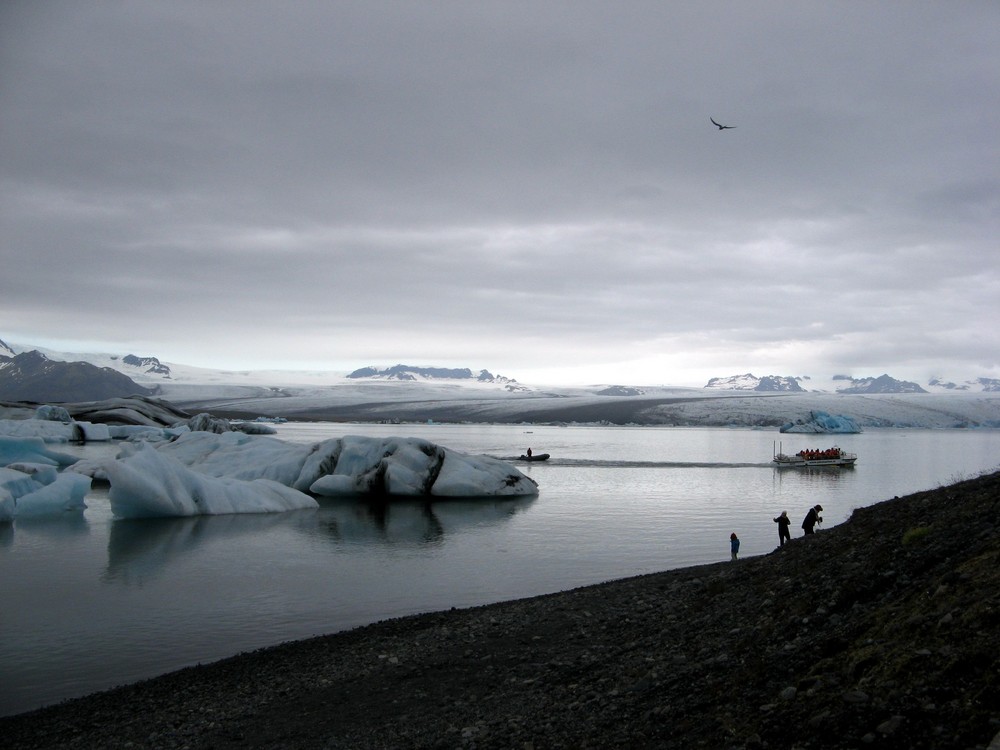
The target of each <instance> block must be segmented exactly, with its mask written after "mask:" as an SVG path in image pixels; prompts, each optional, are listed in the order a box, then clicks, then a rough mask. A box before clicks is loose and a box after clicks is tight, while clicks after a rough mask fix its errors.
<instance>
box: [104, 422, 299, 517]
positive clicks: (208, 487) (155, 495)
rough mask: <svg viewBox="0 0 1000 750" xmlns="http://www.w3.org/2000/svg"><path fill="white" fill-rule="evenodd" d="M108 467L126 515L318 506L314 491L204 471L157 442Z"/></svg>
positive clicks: (116, 502) (119, 511)
mask: <svg viewBox="0 0 1000 750" xmlns="http://www.w3.org/2000/svg"><path fill="white" fill-rule="evenodd" d="M192 434H193V433H192ZM205 434H211V433H205ZM230 434H236V433H230ZM218 437H226V436H218ZM105 472H106V473H107V476H108V480H109V481H110V482H111V489H110V491H109V493H108V498H109V500H110V501H111V510H112V511H113V512H114V514H115V515H116V516H118V517H120V518H147V517H157V516H197V515H217V514H223V513H275V512H281V511H286V510H296V509H299V508H315V507H317V503H316V501H315V500H313V499H312V498H311V497H309V496H308V495H306V494H304V493H302V492H299V491H297V490H294V489H291V488H290V487H286V486H284V485H281V484H278V483H277V482H273V481H270V480H267V479H255V480H253V481H242V480H239V479H233V478H231V477H219V478H216V477H211V476H207V475H205V474H199V473H197V472H194V471H192V470H190V469H188V468H187V467H186V466H184V465H183V464H182V463H181V462H180V461H178V460H177V459H175V458H172V457H170V456H168V455H166V454H165V453H162V452H161V451H158V450H156V449H155V448H153V447H152V446H151V445H139V446H138V449H137V450H135V451H134V452H132V453H131V455H128V456H126V457H124V458H118V459H116V460H114V461H109V462H108V463H107V464H106V466H105Z"/></svg>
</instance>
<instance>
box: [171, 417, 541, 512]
mask: <svg viewBox="0 0 1000 750" xmlns="http://www.w3.org/2000/svg"><path fill="white" fill-rule="evenodd" d="M157 450H159V451H160V452H161V453H163V454H165V455H168V456H171V457H172V458H175V459H177V460H178V461H180V463H182V464H183V465H184V466H187V467H188V468H190V469H192V470H193V471H196V472H199V473H202V474H206V475H208V476H212V477H231V478H234V479H244V480H251V479H271V480H273V481H275V482H278V483H280V484H283V485H285V486H286V487H291V488H293V489H297V490H301V491H303V492H305V491H308V492H312V493H314V494H317V495H327V496H337V495H354V494H359V493H362V494H374V495H398V496H404V497H409V496H416V495H422V496H434V495H437V496H441V497H496V496H521V495H537V494H538V485H536V484H535V482H534V481H533V480H532V479H530V478H529V477H527V476H525V475H524V474H522V473H521V472H519V471H518V470H517V469H516V468H514V467H513V466H511V465H510V464H508V463H506V462H504V461H501V460H499V459H494V458H488V457H485V456H466V455H464V454H461V453H457V452H455V451H451V450H449V449H447V448H443V447H441V446H438V445H435V444H434V443H431V442H429V441H426V440H421V439H419V438H369V437H357V436H348V437H344V438H339V439H336V438H334V439H330V440H324V441H322V442H319V443H313V444H297V443H286V442H284V441H281V440H278V439H277V438H272V437H267V436H257V435H253V436H251V435H245V434H243V433H240V432H227V433H223V434H213V433H210V432H190V433H185V434H183V435H181V436H180V437H178V438H177V439H176V440H174V441H172V442H170V443H164V444H161V445H159V446H158V447H157ZM449 461H450V462H451V463H450V464H449ZM442 467H448V471H447V473H445V474H444V479H443V481H442V473H443V472H442Z"/></svg>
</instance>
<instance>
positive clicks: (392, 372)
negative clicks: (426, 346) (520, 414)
mask: <svg viewBox="0 0 1000 750" xmlns="http://www.w3.org/2000/svg"><path fill="white" fill-rule="evenodd" d="M347 377H348V378H349V379H351V380H361V379H367V380H400V381H408V382H416V381H428V380H459V381H463V380H464V381H470V382H471V381H475V382H477V383H491V384H494V385H502V386H504V387H505V388H506V389H507V390H509V391H513V390H527V389H523V388H522V387H521V386H520V385H519V384H518V382H517V381H516V380H514V379H513V378H507V377H504V376H503V375H494V374H493V373H491V372H490V371H489V370H480V371H479V372H478V373H473V372H472V370H471V369H469V368H468V367H461V368H459V367H419V366H414V365H394V366H392V367H384V368H379V367H362V368H361V369H358V370H355V371H354V372H352V373H350V374H349V375H348V376H347Z"/></svg>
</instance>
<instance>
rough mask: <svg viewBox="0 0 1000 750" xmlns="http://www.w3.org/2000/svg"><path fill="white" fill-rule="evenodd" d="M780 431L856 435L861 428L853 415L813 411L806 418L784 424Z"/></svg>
mask: <svg viewBox="0 0 1000 750" xmlns="http://www.w3.org/2000/svg"><path fill="white" fill-rule="evenodd" d="M778 431H779V432H792V433H807V434H808V433H812V434H842V435H856V434H857V433H859V432H861V428H860V427H859V426H858V423H857V422H856V421H855V420H854V418H853V417H847V416H844V415H843V414H836V415H834V414H827V413H826V412H825V411H811V412H809V416H808V417H807V418H805V419H796V420H794V421H792V422H788V423H787V424H784V425H782V426H781V427H780V428H779V429H778Z"/></svg>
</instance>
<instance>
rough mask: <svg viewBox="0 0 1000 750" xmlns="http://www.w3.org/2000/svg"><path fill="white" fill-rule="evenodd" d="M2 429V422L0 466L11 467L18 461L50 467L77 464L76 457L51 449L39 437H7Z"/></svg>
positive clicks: (0, 423)
mask: <svg viewBox="0 0 1000 750" xmlns="http://www.w3.org/2000/svg"><path fill="white" fill-rule="evenodd" d="M42 424H44V423H42ZM48 424H55V423H52V422H49V423H48ZM2 428H3V424H2V422H0V466H10V464H12V463H15V462H18V461H23V462H25V463H33V464H45V465H48V466H70V465H72V464H74V463H76V457H75V456H70V455H68V454H66V453H59V452H57V451H54V450H51V449H49V448H48V447H46V445H45V443H46V441H45V440H44V439H43V438H41V437H38V436H37V435H30V434H29V436H25V437H11V436H10V435H5V434H4V433H3V430H2Z"/></svg>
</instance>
